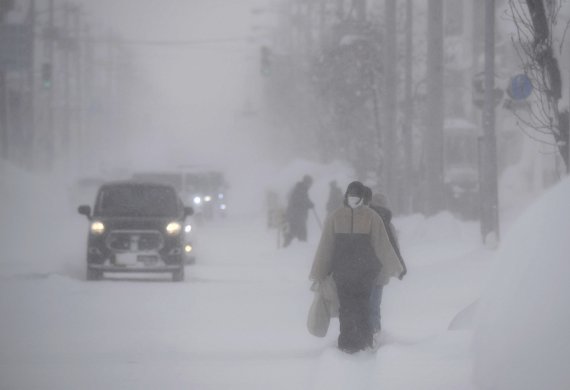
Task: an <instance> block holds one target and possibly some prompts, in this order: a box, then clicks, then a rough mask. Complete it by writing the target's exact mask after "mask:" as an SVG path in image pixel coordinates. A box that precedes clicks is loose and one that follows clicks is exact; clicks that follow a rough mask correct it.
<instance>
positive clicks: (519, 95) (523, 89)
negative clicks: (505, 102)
mask: <svg viewBox="0 0 570 390" xmlns="http://www.w3.org/2000/svg"><path fill="white" fill-rule="evenodd" d="M507 92H508V94H509V96H510V97H511V99H513V100H525V99H526V98H527V97H529V96H530V94H531V93H532V82H531V81H530V79H529V78H528V76H527V75H526V74H524V73H522V74H518V75H516V76H514V77H513V78H511V84H510V85H509V89H508V91H507Z"/></svg>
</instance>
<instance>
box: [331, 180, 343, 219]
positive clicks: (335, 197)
mask: <svg viewBox="0 0 570 390" xmlns="http://www.w3.org/2000/svg"><path fill="white" fill-rule="evenodd" d="M343 200H344V194H343V193H342V190H341V189H340V187H339V186H338V184H337V182H336V180H333V181H331V182H330V183H329V198H328V200H327V215H328V214H331V213H332V212H333V211H335V210H336V209H338V208H340V207H342V202H343Z"/></svg>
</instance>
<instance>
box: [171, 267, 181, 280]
mask: <svg viewBox="0 0 570 390" xmlns="http://www.w3.org/2000/svg"><path fill="white" fill-rule="evenodd" d="M183 280H184V267H180V269H179V270H178V271H174V272H173V273H172V281H173V282H182V281H183Z"/></svg>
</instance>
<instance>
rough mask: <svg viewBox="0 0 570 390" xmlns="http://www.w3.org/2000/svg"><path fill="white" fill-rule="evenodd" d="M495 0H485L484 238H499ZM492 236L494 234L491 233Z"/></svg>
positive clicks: (485, 239)
mask: <svg viewBox="0 0 570 390" xmlns="http://www.w3.org/2000/svg"><path fill="white" fill-rule="evenodd" d="M494 90H495V0H486V1H485V99H484V102H483V150H482V157H483V161H482V164H483V175H482V183H481V184H482V189H481V190H482V196H483V215H482V220H481V223H482V229H481V232H482V234H483V241H484V242H487V240H488V239H489V240H495V241H498V240H499V238H500V235H499V196H498V183H497V181H498V169H497V139H496V135H495V97H494ZM490 235H491V236H493V237H491V236H490Z"/></svg>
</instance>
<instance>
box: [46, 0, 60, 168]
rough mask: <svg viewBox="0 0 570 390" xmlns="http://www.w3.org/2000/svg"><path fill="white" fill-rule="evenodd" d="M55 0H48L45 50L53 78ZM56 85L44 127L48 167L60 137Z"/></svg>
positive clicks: (49, 94)
mask: <svg viewBox="0 0 570 390" xmlns="http://www.w3.org/2000/svg"><path fill="white" fill-rule="evenodd" d="M53 2H54V0H49V1H48V25H47V30H46V37H45V43H44V45H45V51H46V61H47V64H49V65H48V66H49V67H50V69H51V77H52V79H53V69H54V60H55V57H54V40H55V35H56V32H55V25H54V15H53V11H54V10H53V8H54V4H53ZM53 100H54V85H53V81H52V84H51V85H50V86H49V88H47V102H46V110H47V112H46V114H47V116H46V118H47V121H46V127H45V128H44V130H43V131H44V133H45V134H44V142H45V160H46V161H45V163H46V165H47V167H48V169H50V168H52V167H53V163H54V157H55V145H56V140H57V139H58V134H56V133H55V128H54V112H53V110H54V104H53Z"/></svg>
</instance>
